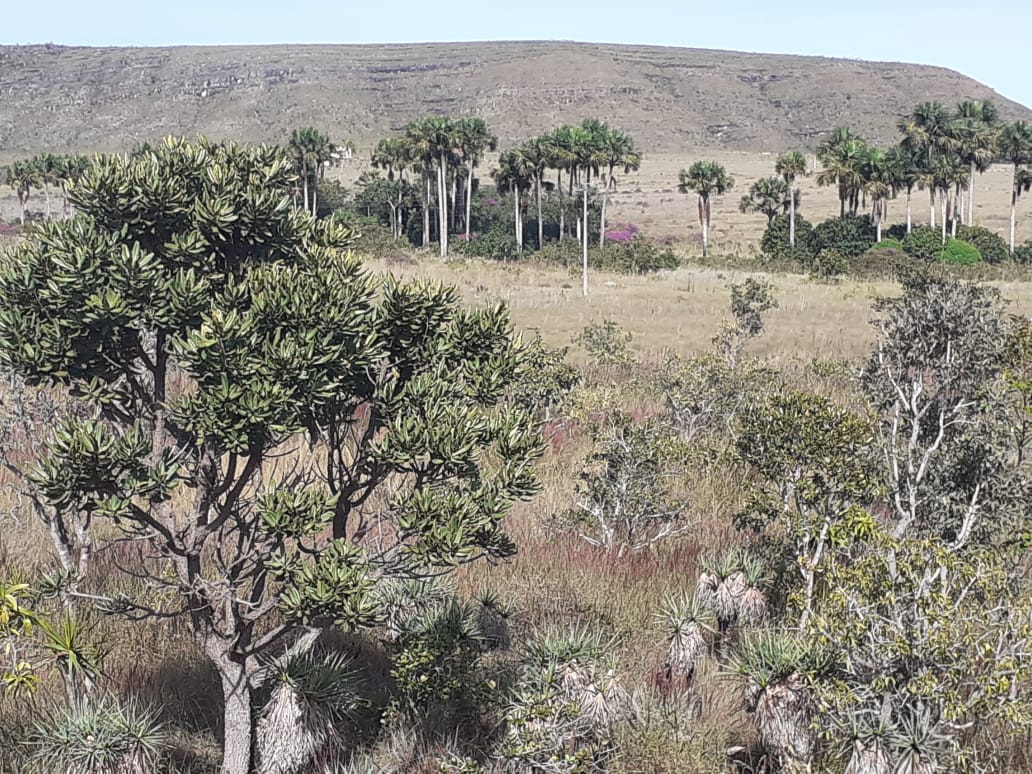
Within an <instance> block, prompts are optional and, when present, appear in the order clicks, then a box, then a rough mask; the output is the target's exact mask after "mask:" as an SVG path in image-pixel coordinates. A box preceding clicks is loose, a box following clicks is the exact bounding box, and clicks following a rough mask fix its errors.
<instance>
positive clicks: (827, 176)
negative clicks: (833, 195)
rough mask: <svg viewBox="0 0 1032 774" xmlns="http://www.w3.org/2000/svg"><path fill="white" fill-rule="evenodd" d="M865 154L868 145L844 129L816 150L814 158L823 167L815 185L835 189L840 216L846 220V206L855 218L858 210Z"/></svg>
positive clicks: (837, 130)
mask: <svg viewBox="0 0 1032 774" xmlns="http://www.w3.org/2000/svg"><path fill="white" fill-rule="evenodd" d="M866 152H867V143H865V142H864V141H863V139H862V138H860V137H858V136H857V135H855V134H854V133H853V131H852V130H851V129H849V128H848V127H844V126H843V127H839V128H838V129H836V130H835V131H834V132H833V133H832V135H831V137H830V138H828V140H826V141H825V142H824V143H822V144H821V145H820V146H819V147H818V148H817V158H818V159H819V160H820V162H821V164H822V165H823V167H824V169H823V170H821V172H820V173H819V174H818V175H817V185H834V186H837V187H838V195H839V217H845V215H846V208H847V207H848V208H849V213H850V214H851V215H856V212H857V210H858V209H859V207H860V193H861V191H862V189H863V182H864V178H863V171H862V167H863V162H864V158H865V154H866Z"/></svg>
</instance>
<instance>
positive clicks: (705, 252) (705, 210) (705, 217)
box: [699, 196, 709, 258]
mask: <svg viewBox="0 0 1032 774" xmlns="http://www.w3.org/2000/svg"><path fill="white" fill-rule="evenodd" d="M699 223H700V224H701V225H702V257H703V258H706V257H708V256H709V202H708V201H706V199H705V198H704V197H702V196H700V197H699Z"/></svg>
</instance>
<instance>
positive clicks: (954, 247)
mask: <svg viewBox="0 0 1032 774" xmlns="http://www.w3.org/2000/svg"><path fill="white" fill-rule="evenodd" d="M940 260H942V261H945V262H946V263H950V264H953V265H955V266H974V265H975V264H976V263H980V262H981V261H982V256H981V254H980V253H979V252H978V248H977V247H975V246H974V245H972V244H969V243H968V242H964V241H962V240H960V239H948V240H947V241H946V247H945V248H944V249H943V251H942V253H941V257H940Z"/></svg>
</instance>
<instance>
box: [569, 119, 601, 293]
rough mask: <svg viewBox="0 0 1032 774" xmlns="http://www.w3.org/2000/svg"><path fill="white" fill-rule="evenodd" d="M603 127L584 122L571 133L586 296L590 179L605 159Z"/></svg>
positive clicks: (588, 121) (599, 124)
mask: <svg viewBox="0 0 1032 774" xmlns="http://www.w3.org/2000/svg"><path fill="white" fill-rule="evenodd" d="M605 128H606V127H605V124H603V123H602V122H601V121H598V120H597V119H586V120H585V121H584V122H583V123H582V124H581V125H580V126H579V127H575V128H574V129H573V130H572V131H571V132H570V138H571V140H572V143H573V168H572V170H571V171H572V174H573V175H574V177H575V178H576V179H577V182H578V184H579V185H580V187H581V219H580V229H581V277H582V280H583V283H582V284H583V294H584V295H585V296H586V295H588V239H589V236H588V232H589V231H590V229H589V228H588V196H589V195H590V192H591V175H592V173H594V174H596V175H597V174H598V170H599V165H600V164H601V163H602V161H603V159H604V155H603V151H602V143H603V136H604V132H605Z"/></svg>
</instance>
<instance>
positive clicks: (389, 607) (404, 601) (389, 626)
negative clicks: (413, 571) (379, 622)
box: [377, 578, 454, 642]
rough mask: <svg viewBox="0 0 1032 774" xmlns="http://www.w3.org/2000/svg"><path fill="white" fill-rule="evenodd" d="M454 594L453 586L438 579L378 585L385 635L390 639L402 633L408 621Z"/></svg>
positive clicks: (391, 581) (435, 606) (385, 637)
mask: <svg viewBox="0 0 1032 774" xmlns="http://www.w3.org/2000/svg"><path fill="white" fill-rule="evenodd" d="M452 597H454V592H453V591H452V589H451V588H450V587H449V586H448V585H447V584H445V583H443V582H442V581H440V580H438V579H436V578H430V579H425V580H422V579H418V580H412V579H401V580H396V579H391V580H387V581H385V582H384V583H382V584H380V585H379V586H378V587H377V601H378V602H379V605H380V615H381V617H382V619H383V637H384V639H385V640H387V641H389V642H393V641H394V640H397V639H398V637H400V636H401V634H402V630H403V628H404V626H405V622H406V621H407V620H408V619H411V618H412V617H413V616H417V615H419V614H420V613H424V612H426V611H427V610H429V609H432V608H437V607H439V606H440V605H442V604H443V603H445V602H447V601H448V600H450V599H451V598H452Z"/></svg>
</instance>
